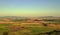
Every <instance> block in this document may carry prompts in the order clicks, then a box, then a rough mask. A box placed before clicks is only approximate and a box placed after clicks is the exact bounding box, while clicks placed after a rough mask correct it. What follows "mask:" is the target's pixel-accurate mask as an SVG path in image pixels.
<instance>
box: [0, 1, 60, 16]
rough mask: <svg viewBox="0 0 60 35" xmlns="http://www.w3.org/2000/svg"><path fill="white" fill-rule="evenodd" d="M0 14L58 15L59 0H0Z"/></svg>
mask: <svg viewBox="0 0 60 35" xmlns="http://www.w3.org/2000/svg"><path fill="white" fill-rule="evenodd" d="M0 16H60V0H0Z"/></svg>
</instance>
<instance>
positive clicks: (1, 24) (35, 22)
mask: <svg viewBox="0 0 60 35" xmlns="http://www.w3.org/2000/svg"><path fill="white" fill-rule="evenodd" d="M4 19H5V20H4ZM4 19H2V20H1V19H0V20H1V21H0V35H60V22H59V21H60V19H59V18H58V19H57V18H56V19H54V18H53V19H50V18H49V19H45V18H33V19H31V18H29V19H28V18H20V19H18V18H17V19H13V18H4Z"/></svg>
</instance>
